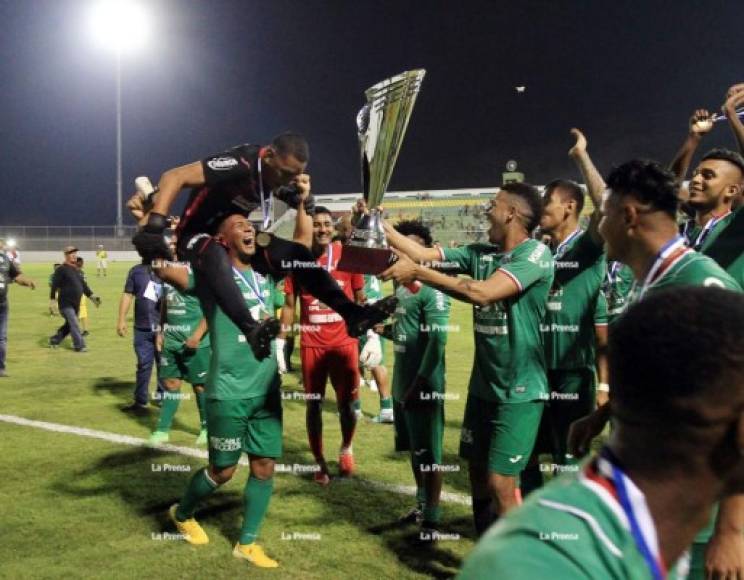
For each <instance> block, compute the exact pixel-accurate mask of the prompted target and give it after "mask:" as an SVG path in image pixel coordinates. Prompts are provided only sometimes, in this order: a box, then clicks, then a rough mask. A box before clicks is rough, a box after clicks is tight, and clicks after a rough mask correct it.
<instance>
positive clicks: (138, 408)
mask: <svg viewBox="0 0 744 580" xmlns="http://www.w3.org/2000/svg"><path fill="white" fill-rule="evenodd" d="M121 411H122V412H123V413H132V414H134V415H149V414H150V408H149V407H148V406H147V405H143V404H142V403H137V402H134V403H130V404H129V405H125V406H124V407H122V408H121Z"/></svg>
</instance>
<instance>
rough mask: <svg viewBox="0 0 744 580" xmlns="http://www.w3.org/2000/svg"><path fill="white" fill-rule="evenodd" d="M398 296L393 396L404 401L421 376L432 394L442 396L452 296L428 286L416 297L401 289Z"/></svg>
mask: <svg viewBox="0 0 744 580" xmlns="http://www.w3.org/2000/svg"><path fill="white" fill-rule="evenodd" d="M395 296H396V297H397V298H398V306H397V308H396V310H395V324H394V325H393V340H394V344H393V351H394V352H395V368H394V372H393V397H394V398H395V400H397V401H400V400H402V399H403V396H404V395H405V392H406V390H407V389H408V387H410V386H411V383H412V382H413V380H414V379H415V378H416V376H418V375H421V376H422V377H425V378H427V379H428V380H429V384H430V385H431V389H432V392H437V393H443V392H444V347H445V345H446V344H447V331H448V326H447V325H448V322H449V313H450V300H449V297H448V296H446V295H444V294H442V293H441V292H440V291H439V290H435V289H434V288H431V287H429V286H421V288H420V289H419V291H418V292H416V293H415V294H413V293H412V292H411V291H410V290H408V288H406V287H405V286H398V287H397V288H396V290H395Z"/></svg>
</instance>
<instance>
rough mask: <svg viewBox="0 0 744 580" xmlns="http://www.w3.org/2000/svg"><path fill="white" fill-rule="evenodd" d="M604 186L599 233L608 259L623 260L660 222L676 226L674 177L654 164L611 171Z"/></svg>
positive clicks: (626, 165) (629, 165)
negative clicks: (605, 186)
mask: <svg viewBox="0 0 744 580" xmlns="http://www.w3.org/2000/svg"><path fill="white" fill-rule="evenodd" d="M606 183H607V190H606V191H605V193H604V195H603V198H602V220H601V221H600V223H599V233H600V234H601V235H602V237H603V238H604V241H605V247H606V249H607V259H608V260H619V261H624V260H625V259H627V256H628V254H629V252H630V251H631V249H632V247H633V244H635V243H636V242H637V241H638V240H639V239H642V238H643V236H644V234H646V233H647V232H649V231H654V230H656V229H658V227H659V225H660V224H662V223H663V224H665V225H666V226H669V225H670V224H671V225H672V226H674V224H676V219H677V208H678V206H679V199H678V198H677V189H678V187H679V185H678V184H677V182H676V180H675V178H674V174H673V173H671V172H670V171H668V170H666V169H664V168H663V167H662V166H661V165H659V164H658V163H656V162H655V161H645V160H640V159H634V160H632V161H628V162H627V163H623V164H622V165H620V166H619V167H616V168H614V169H613V170H612V171H611V172H610V174H609V175H608V176H607V179H606ZM674 227H676V226H674Z"/></svg>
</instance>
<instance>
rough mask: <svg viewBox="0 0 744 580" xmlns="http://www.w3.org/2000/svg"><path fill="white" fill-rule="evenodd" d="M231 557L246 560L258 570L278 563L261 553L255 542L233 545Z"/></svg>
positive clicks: (273, 566)
mask: <svg viewBox="0 0 744 580" xmlns="http://www.w3.org/2000/svg"><path fill="white" fill-rule="evenodd" d="M197 525H198V524H197ZM233 556H235V557H236V558H241V559H243V560H248V561H249V562H250V563H251V564H253V565H254V566H258V567H259V568H278V567H279V562H277V561H276V560H272V559H271V558H269V557H268V556H267V555H266V553H265V552H264V551H263V548H262V547H261V546H259V545H258V544H257V543H256V542H253V543H252V544H235V548H234V549H233Z"/></svg>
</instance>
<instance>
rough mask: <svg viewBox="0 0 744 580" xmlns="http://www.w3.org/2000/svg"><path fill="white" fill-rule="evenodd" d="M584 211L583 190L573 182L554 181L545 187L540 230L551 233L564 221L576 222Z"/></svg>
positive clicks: (565, 180)
mask: <svg viewBox="0 0 744 580" xmlns="http://www.w3.org/2000/svg"><path fill="white" fill-rule="evenodd" d="M582 209H584V190H583V189H581V186H580V185H579V184H578V183H576V182H575V181H571V180H569V179H556V180H554V181H551V182H550V183H548V184H547V185H546V186H545V191H544V193H543V209H542V217H541V218H540V229H541V230H543V231H545V232H553V231H554V230H555V229H556V228H557V227H558V226H560V225H561V224H562V223H565V222H566V221H569V220H570V221H571V222H578V219H579V215H580V214H581V210H582Z"/></svg>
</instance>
